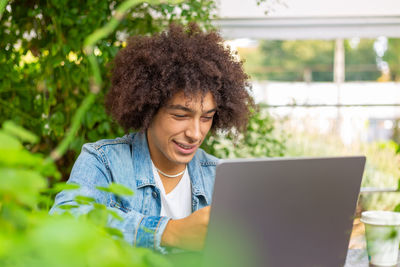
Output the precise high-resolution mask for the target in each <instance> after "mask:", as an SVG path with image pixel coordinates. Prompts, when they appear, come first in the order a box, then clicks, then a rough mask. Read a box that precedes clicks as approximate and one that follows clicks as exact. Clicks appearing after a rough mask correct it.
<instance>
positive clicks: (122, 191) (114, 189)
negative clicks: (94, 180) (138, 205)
mask: <svg viewBox="0 0 400 267" xmlns="http://www.w3.org/2000/svg"><path fill="white" fill-rule="evenodd" d="M96 188H97V189H99V190H101V191H104V192H110V193H114V194H116V195H118V196H133V191H132V190H131V189H129V188H128V187H125V186H123V185H121V184H115V183H111V184H110V186H109V187H102V186H96Z"/></svg>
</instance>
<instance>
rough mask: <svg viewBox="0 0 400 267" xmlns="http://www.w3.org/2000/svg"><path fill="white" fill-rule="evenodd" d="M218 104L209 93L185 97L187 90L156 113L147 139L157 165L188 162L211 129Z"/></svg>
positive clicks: (164, 166)
mask: <svg viewBox="0 0 400 267" xmlns="http://www.w3.org/2000/svg"><path fill="white" fill-rule="evenodd" d="M215 111H216V104H215V101H214V97H213V95H212V94H211V93H210V92H208V93H207V94H206V95H205V96H204V98H202V97H201V94H198V95H195V96H193V97H191V98H185V96H184V94H183V92H179V93H177V94H175V95H174V96H173V97H172V99H171V100H170V101H169V102H168V103H167V104H166V105H165V106H163V107H162V108H160V109H159V111H158V112H157V114H156V115H155V116H154V118H153V121H152V123H151V124H150V127H149V128H148V130H147V139H148V145H149V150H150V154H151V158H152V160H153V162H154V164H155V165H156V166H157V167H159V168H163V169H169V168H173V167H176V166H178V165H181V164H186V163H188V162H189V161H190V160H191V159H192V158H193V156H194V154H195V152H196V151H197V149H198V148H199V146H200V145H201V143H202V142H203V140H204V138H205V136H206V135H207V133H208V131H209V130H210V128H211V125H212V122H213V116H214V114H215Z"/></svg>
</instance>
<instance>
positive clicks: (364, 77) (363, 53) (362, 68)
mask: <svg viewBox="0 0 400 267" xmlns="http://www.w3.org/2000/svg"><path fill="white" fill-rule="evenodd" d="M374 43H375V40H373V39H359V40H358V39H354V40H345V42H344V49H345V64H346V68H345V71H346V73H345V79H346V81H375V80H377V79H378V78H379V76H381V71H380V70H379V68H378V65H377V61H376V59H377V54H376V52H375V50H374Z"/></svg>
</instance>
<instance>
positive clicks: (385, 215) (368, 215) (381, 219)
mask: <svg viewBox="0 0 400 267" xmlns="http://www.w3.org/2000/svg"><path fill="white" fill-rule="evenodd" d="M361 221H362V222H363V223H366V224H374V225H400V212H394V211H381V210H371V211H364V212H362V213H361Z"/></svg>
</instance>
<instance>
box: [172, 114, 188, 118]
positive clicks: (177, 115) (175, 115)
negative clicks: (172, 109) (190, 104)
mask: <svg viewBox="0 0 400 267" xmlns="http://www.w3.org/2000/svg"><path fill="white" fill-rule="evenodd" d="M173 116H174V117H176V118H186V117H187V116H186V115H180V114H173Z"/></svg>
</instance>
